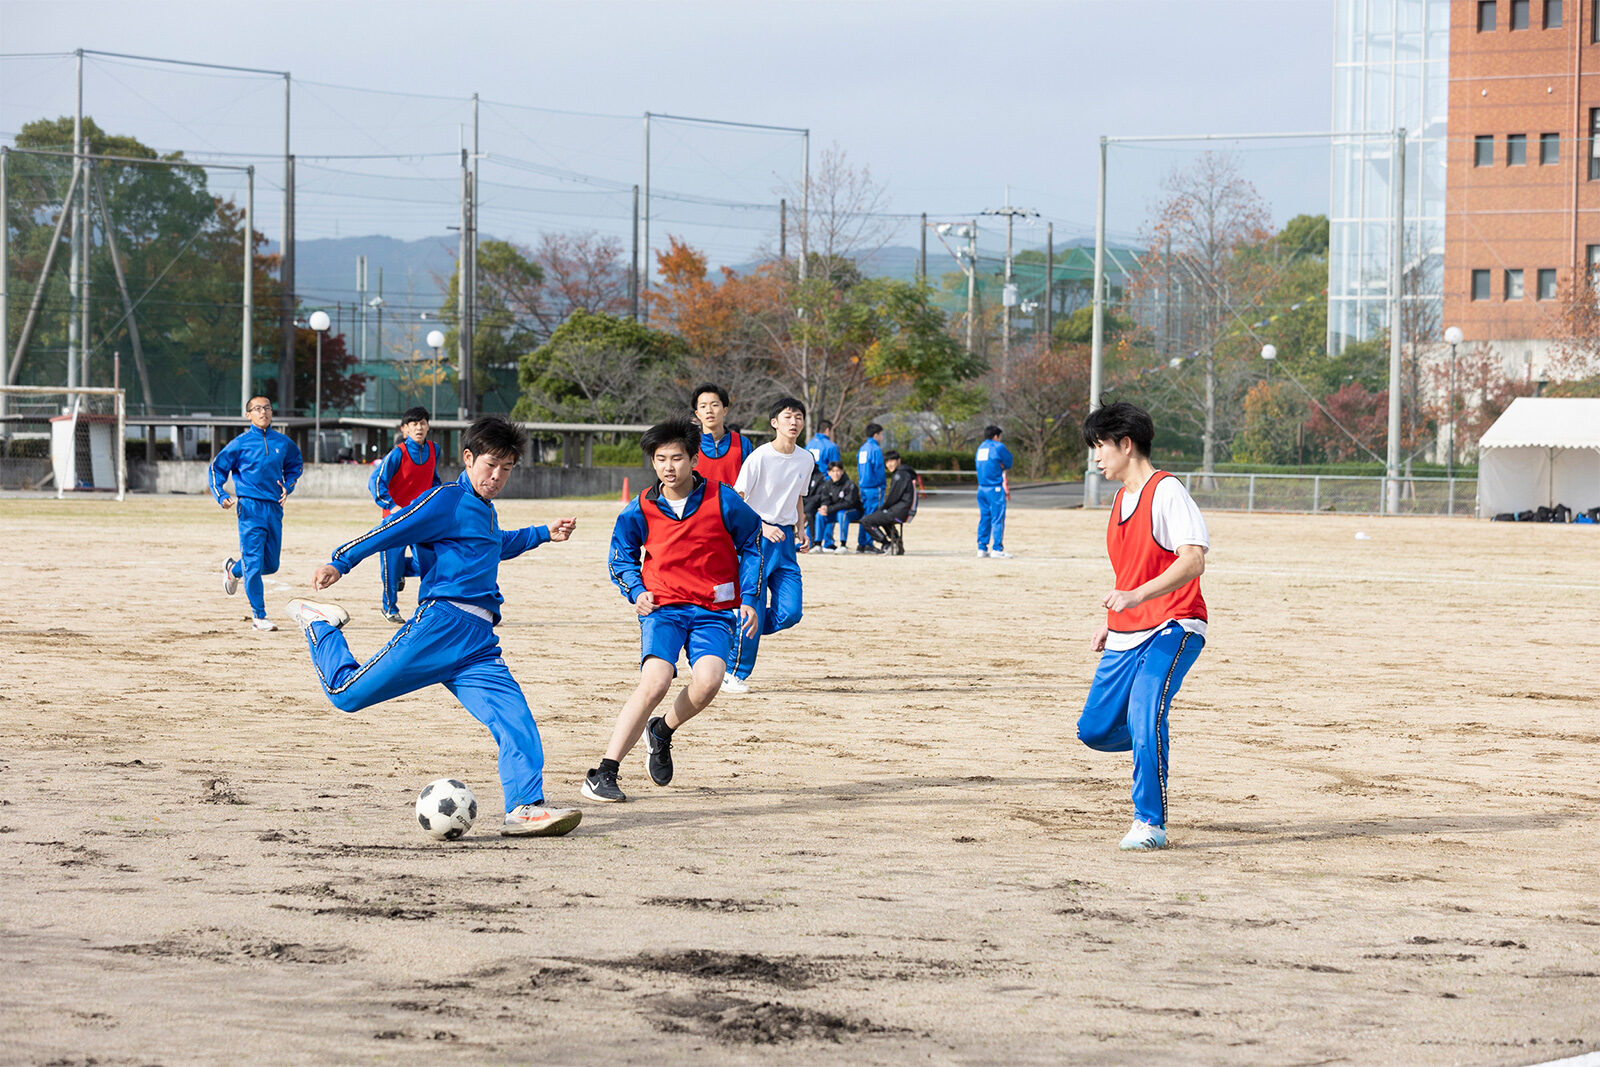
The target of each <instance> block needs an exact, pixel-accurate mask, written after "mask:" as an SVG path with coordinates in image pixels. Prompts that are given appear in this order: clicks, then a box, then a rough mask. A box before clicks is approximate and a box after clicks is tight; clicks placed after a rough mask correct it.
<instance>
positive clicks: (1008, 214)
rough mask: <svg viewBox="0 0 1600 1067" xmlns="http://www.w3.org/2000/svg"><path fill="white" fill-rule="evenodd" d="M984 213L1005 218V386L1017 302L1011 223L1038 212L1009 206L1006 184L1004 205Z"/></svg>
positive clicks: (1002, 338) (1002, 377)
mask: <svg viewBox="0 0 1600 1067" xmlns="http://www.w3.org/2000/svg"><path fill="white" fill-rule="evenodd" d="M984 214H985V215H1004V216H1005V220H1006V281H1005V288H1004V289H1003V290H1001V293H1000V316H1001V318H1000V323H1001V326H1000V387H1001V388H1002V389H1004V388H1005V386H1006V382H1007V380H1008V378H1009V377H1010V372H1011V309H1012V307H1014V306H1015V305H1016V303H1017V287H1016V285H1015V284H1014V283H1013V282H1012V273H1011V250H1012V241H1011V230H1012V224H1013V223H1015V222H1016V220H1017V217H1018V216H1019V215H1020V216H1022V217H1024V218H1037V217H1038V216H1039V213H1038V212H1037V211H1033V210H1030V209H1028V208H1018V207H1012V206H1011V186H1009V185H1008V186H1006V206H1005V207H1003V208H991V209H990V210H988V211H985V212H984Z"/></svg>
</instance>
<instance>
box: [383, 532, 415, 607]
mask: <svg viewBox="0 0 1600 1067" xmlns="http://www.w3.org/2000/svg"><path fill="white" fill-rule="evenodd" d="M378 573H379V577H380V578H381V580H382V581H383V612H384V614H385V615H388V614H398V613H399V611H400V582H401V580H402V579H405V578H415V577H416V576H417V561H416V558H415V556H413V555H412V554H411V553H410V552H408V551H407V550H406V549H405V548H404V547H401V548H388V549H385V550H384V551H382V552H379V553H378Z"/></svg>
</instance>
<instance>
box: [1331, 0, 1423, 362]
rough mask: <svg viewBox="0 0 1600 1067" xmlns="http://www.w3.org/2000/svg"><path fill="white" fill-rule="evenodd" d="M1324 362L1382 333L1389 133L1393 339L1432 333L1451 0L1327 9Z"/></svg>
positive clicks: (1344, 2) (1384, 1)
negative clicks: (1400, 242) (1395, 180)
mask: <svg viewBox="0 0 1600 1067" xmlns="http://www.w3.org/2000/svg"><path fill="white" fill-rule="evenodd" d="M1334 11H1335V14H1334V18H1335V20H1336V25H1335V33H1334V57H1333V130H1334V140H1333V168H1332V173H1333V189H1332V195H1331V197H1330V203H1329V211H1328V222H1329V234H1328V236H1329V248H1328V352H1329V354H1330V355H1337V354H1338V353H1339V352H1340V351H1341V350H1342V349H1343V348H1344V346H1345V345H1346V344H1347V343H1348V342H1350V341H1361V340H1368V339H1370V338H1373V337H1377V336H1379V335H1381V334H1383V333H1384V332H1385V331H1386V330H1387V329H1388V325H1389V321H1388V320H1389V315H1388V308H1387V304H1386V301H1387V300H1388V287H1389V260H1390V251H1391V244H1390V224H1391V221H1392V219H1393V214H1394V198H1393V192H1392V186H1391V185H1390V175H1391V173H1392V168H1393V162H1394V159H1393V157H1394V138H1393V136H1392V135H1387V134H1390V133H1391V132H1392V131H1393V130H1396V129H1399V128H1404V129H1405V131H1406V153H1405V244H1404V248H1405V252H1404V270H1405V280H1404V288H1403V290H1402V292H1403V293H1404V294H1405V302H1406V307H1405V311H1404V313H1403V318H1404V323H1403V326H1404V329H1405V330H1406V334H1407V336H1405V337H1403V340H1404V341H1406V342H1408V343H1410V342H1422V341H1427V340H1431V339H1435V338H1433V337H1432V336H1431V335H1433V334H1436V333H1437V332H1438V322H1439V314H1440V300H1441V295H1440V293H1441V289H1440V286H1441V281H1442V272H1441V268H1442V265H1443V260H1444V209H1445V151H1446V144H1445V137H1446V132H1445V126H1446V117H1447V115H1448V104H1449V89H1450V83H1449V74H1450V67H1449V61H1450V0H1335V5H1334Z"/></svg>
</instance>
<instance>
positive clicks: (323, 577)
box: [311, 563, 344, 591]
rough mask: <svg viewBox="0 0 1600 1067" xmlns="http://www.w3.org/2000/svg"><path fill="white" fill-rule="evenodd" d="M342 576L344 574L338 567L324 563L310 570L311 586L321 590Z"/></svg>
mask: <svg viewBox="0 0 1600 1067" xmlns="http://www.w3.org/2000/svg"><path fill="white" fill-rule="evenodd" d="M343 577H344V575H343V574H342V573H340V571H339V568H338V567H335V566H334V565H333V564H331V563H324V564H323V565H322V566H320V567H318V568H317V569H316V570H315V571H312V572H311V588H313V589H316V590H318V591H321V590H323V589H326V588H328V586H330V585H332V584H333V583H334V582H337V581H338V580H339V579H340V578H343Z"/></svg>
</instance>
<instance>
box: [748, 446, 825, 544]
mask: <svg viewBox="0 0 1600 1067" xmlns="http://www.w3.org/2000/svg"><path fill="white" fill-rule="evenodd" d="M816 469H817V464H816V460H815V459H813V458H812V455H811V453H810V452H807V451H806V450H805V449H803V448H800V447H798V446H796V447H795V450H794V451H793V452H790V453H789V454H788V455H787V456H786V455H784V454H783V453H782V452H779V451H778V450H777V449H776V448H774V447H772V445H771V444H765V445H762V446H761V447H760V448H758V449H756V450H755V451H754V452H752V453H750V455H749V456H748V457H746V459H745V461H744V466H742V467H740V468H739V477H738V479H737V480H736V481H735V482H734V483H733V488H734V491H735V492H736V493H738V494H739V495H740V496H742V497H744V500H745V503H747V504H749V505H750V507H751V509H752V510H753V511H755V513H756V514H757V515H760V516H761V520H762V521H763V522H770V523H772V524H773V525H774V526H793V525H795V524H796V523H798V522H799V521H800V498H801V497H802V496H804V495H805V491H806V490H807V489H808V488H810V486H811V472H812V471H814V470H816Z"/></svg>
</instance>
